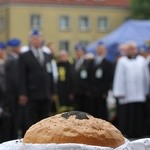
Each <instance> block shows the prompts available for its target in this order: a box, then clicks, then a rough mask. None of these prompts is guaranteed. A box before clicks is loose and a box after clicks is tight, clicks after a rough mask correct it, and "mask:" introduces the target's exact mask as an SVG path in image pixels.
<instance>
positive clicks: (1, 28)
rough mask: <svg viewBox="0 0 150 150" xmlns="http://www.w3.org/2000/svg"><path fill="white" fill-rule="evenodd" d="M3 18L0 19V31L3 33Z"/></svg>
mask: <svg viewBox="0 0 150 150" xmlns="http://www.w3.org/2000/svg"><path fill="white" fill-rule="evenodd" d="M4 27H5V25H4V18H3V17H0V31H3V30H4Z"/></svg>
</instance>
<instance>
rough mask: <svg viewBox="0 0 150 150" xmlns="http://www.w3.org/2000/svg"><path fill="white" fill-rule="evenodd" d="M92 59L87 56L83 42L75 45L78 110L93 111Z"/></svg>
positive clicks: (75, 95)
mask: <svg viewBox="0 0 150 150" xmlns="http://www.w3.org/2000/svg"><path fill="white" fill-rule="evenodd" d="M90 63H91V60H89V59H87V58H86V50H85V47H84V46H83V45H82V44H80V43H79V44H77V45H76V46H75V65H74V99H75V100H74V101H75V103H76V109H77V110H78V111H85V112H88V113H91V112H92V107H91V106H92V102H91V92H90V91H91V90H90V84H89V83H90V82H89V81H90V76H89V66H90Z"/></svg>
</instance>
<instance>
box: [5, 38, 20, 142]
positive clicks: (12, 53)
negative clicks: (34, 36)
mask: <svg viewBox="0 0 150 150" xmlns="http://www.w3.org/2000/svg"><path fill="white" fill-rule="evenodd" d="M20 44H21V41H20V40H19V39H17V38H13V39H10V40H8V42H7V50H8V55H7V58H6V63H5V73H6V98H7V101H8V103H9V109H10V112H11V117H12V124H11V126H12V131H11V132H12V133H11V134H12V139H16V138H18V129H19V116H18V115H19V110H18V108H19V107H18V100H19V97H18V96H19V67H18V57H19V51H20Z"/></svg>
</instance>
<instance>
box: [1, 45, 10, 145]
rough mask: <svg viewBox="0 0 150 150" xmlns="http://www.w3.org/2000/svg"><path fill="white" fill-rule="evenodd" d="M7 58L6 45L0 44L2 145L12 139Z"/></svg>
mask: <svg viewBox="0 0 150 150" xmlns="http://www.w3.org/2000/svg"><path fill="white" fill-rule="evenodd" d="M5 57H6V44H5V43H4V42H0V143H1V142H5V141H8V140H10V139H11V135H10V129H11V125H10V123H11V118H10V114H9V113H8V110H7V102H6V83H5Z"/></svg>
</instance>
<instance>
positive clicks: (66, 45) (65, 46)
mask: <svg viewBox="0 0 150 150" xmlns="http://www.w3.org/2000/svg"><path fill="white" fill-rule="evenodd" d="M69 46H70V45H69V42H68V41H60V43H59V49H60V50H61V49H64V50H67V51H69Z"/></svg>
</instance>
